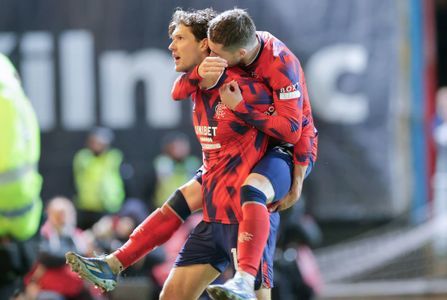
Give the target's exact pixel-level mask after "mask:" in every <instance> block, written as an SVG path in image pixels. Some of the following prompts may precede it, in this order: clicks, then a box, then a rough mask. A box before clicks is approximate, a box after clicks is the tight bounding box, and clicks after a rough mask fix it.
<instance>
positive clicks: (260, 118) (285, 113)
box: [234, 31, 318, 165]
mask: <svg viewBox="0 0 447 300" xmlns="http://www.w3.org/2000/svg"><path fill="white" fill-rule="evenodd" d="M257 36H258V39H259V41H260V43H261V48H260V51H259V53H258V55H257V56H256V58H255V59H254V61H253V62H252V63H250V64H249V65H247V66H240V68H242V69H243V70H244V71H246V72H247V73H248V74H250V76H252V77H253V78H256V79H261V80H263V81H264V82H265V83H266V84H267V85H268V86H269V87H270V88H271V89H272V91H273V102H274V107H275V111H276V114H275V115H266V114H264V113H263V112H262V111H258V110H257V109H256V107H255V106H254V105H252V104H251V103H250V102H249V101H246V100H245V99H244V101H242V102H241V103H239V104H238V105H237V106H236V108H235V110H234V112H235V114H236V115H237V116H238V117H240V118H241V119H243V120H244V121H246V122H247V123H248V124H251V125H253V126H255V127H256V128H258V129H259V130H261V131H262V132H265V133H266V134H268V135H269V136H272V137H274V138H276V139H277V140H279V141H283V142H288V143H291V144H293V145H294V163H295V164H300V165H307V164H309V160H310V159H312V161H314V162H315V160H316V158H317V148H318V133H317V130H316V128H315V126H314V122H313V117H312V110H311V106H310V102H309V96H308V93H307V87H306V79H305V77H304V72H303V69H302V68H301V64H300V62H299V60H298V58H297V57H296V56H295V55H294V54H293V53H292V52H291V51H290V50H289V49H288V48H287V46H286V45H284V43H283V42H281V41H280V40H279V39H277V38H276V37H274V36H273V35H272V34H270V33H268V32H265V31H263V32H261V31H260V32H257Z"/></svg>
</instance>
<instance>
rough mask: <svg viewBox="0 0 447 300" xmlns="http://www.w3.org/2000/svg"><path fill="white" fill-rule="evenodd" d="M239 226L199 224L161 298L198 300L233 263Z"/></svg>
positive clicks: (183, 250)
mask: <svg viewBox="0 0 447 300" xmlns="http://www.w3.org/2000/svg"><path fill="white" fill-rule="evenodd" d="M237 232H238V225H237V224H229V225H227V224H220V223H207V222H204V221H202V222H200V223H199V224H198V225H197V226H196V228H194V230H193V231H192V232H191V234H190V235H189V237H188V240H187V241H186V243H185V245H184V246H183V248H182V250H181V251H180V253H179V255H178V257H177V260H176V262H175V267H174V268H173V269H172V270H171V272H170V274H169V277H168V279H167V280H166V282H165V284H164V286H163V290H162V293H161V297H160V298H161V299H169V300H170V299H197V298H198V297H199V296H200V295H201V294H202V293H203V291H204V290H205V288H206V287H207V286H208V285H209V284H210V283H211V282H213V281H214V280H215V279H216V278H217V277H218V276H219V274H220V273H222V272H223V271H224V270H225V269H226V268H227V267H228V265H229V264H230V261H231V254H230V253H231V252H230V249H231V248H235V247H236V240H237Z"/></svg>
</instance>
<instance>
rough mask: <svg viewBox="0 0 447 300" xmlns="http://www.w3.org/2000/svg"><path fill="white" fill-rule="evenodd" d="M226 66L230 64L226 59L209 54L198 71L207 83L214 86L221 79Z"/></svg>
mask: <svg viewBox="0 0 447 300" xmlns="http://www.w3.org/2000/svg"><path fill="white" fill-rule="evenodd" d="M226 67H228V64H227V61H226V60H225V59H223V58H220V57H217V56H208V57H206V58H205V59H204V60H203V61H202V62H201V63H200V65H199V69H198V72H199V75H200V77H202V78H203V79H204V80H205V81H206V82H207V83H211V84H210V85H209V86H212V84H215V83H216V82H217V80H219V77H220V75H221V74H222V73H223V71H224V70H225V68H226ZM209 86H206V87H209Z"/></svg>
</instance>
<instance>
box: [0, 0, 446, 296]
mask: <svg viewBox="0 0 447 300" xmlns="http://www.w3.org/2000/svg"><path fill="white" fill-rule="evenodd" d="M209 6H212V7H213V8H215V9H216V10H224V9H228V8H232V7H234V6H238V7H241V8H246V9H247V10H248V12H249V13H250V15H251V16H252V17H253V19H254V20H255V23H256V24H257V28H258V30H267V31H270V32H272V33H273V34H274V35H276V36H277V37H278V38H280V39H281V40H283V41H284V42H285V43H286V44H287V45H288V46H289V48H290V49H291V50H292V51H293V52H294V53H295V54H296V55H297V56H298V57H299V58H300V60H301V62H302V64H303V66H304V70H305V72H306V76H307V81H308V85H309V90H310V95H311V101H312V105H313V111H314V116H315V119H316V124H317V127H318V129H319V132H320V150H319V159H318V163H317V165H316V167H315V170H314V171H313V173H312V176H311V177H310V178H309V180H308V182H307V183H306V184H305V191H304V194H305V198H306V199H307V202H306V204H307V209H308V211H309V212H311V213H312V214H313V215H314V216H315V217H316V219H317V220H318V221H319V222H320V223H321V224H322V227H323V229H324V231H327V239H326V240H325V244H327V245H329V244H331V242H333V241H334V242H335V241H337V242H338V241H339V240H340V239H341V238H342V237H347V236H350V235H353V232H355V233H357V232H360V231H363V230H364V229H366V228H368V229H370V228H371V227H376V225H379V224H388V223H389V222H393V223H392V224H393V226H394V227H393V226H392V228H390V229H386V230H385V231H383V230H382V229H380V230H382V231H380V232H378V233H377V234H378V235H380V234H382V233H383V232H394V231H393V230H395V228H396V225H395V224H396V223H398V224H405V225H406V227H405V228H406V229H408V230H409V231H411V230H416V229H418V228H420V226H423V225H427V222H430V218H428V217H427V216H429V215H430V214H431V207H432V205H431V201H432V199H433V189H432V184H431V178H432V175H433V172H434V161H435V158H436V157H435V149H434V143H433V141H432V137H431V127H432V120H433V117H434V112H435V111H434V110H435V105H434V103H435V102H434V97H435V92H436V89H437V87H438V86H441V85H445V84H446V79H445V78H446V77H445V69H446V68H445V67H446V65H445V57H444V56H445V52H442V49H444V50H445V48H442V45H443V43H444V44H445V42H442V38H439V36H441V35H442V34H445V32H444V31H445V30H446V29H445V21H444V23H442V22H441V21H440V20H442V19H443V18H442V17H441V16H443V17H444V18H445V16H446V15H445V1H431V0H429V1H422V0H400V1H388V0H374V1H355V0H331V1H330V0H318V1H306V0H281V1H268V0H262V1H261V0H259V1H248V0H247V1H206V2H205V1H169V0H168V1H159V0H157V1H137V0H131V1H118V0H107V1H106V0H97V1H88V0H65V1H54V0H53V1H50V0H34V1H16V0H1V1H0V7H1V9H0V52H2V53H5V54H7V55H8V56H9V57H10V58H11V59H12V60H13V62H14V63H15V64H16V65H17V66H18V69H19V71H20V73H21V76H22V79H23V83H24V86H25V90H26V91H27V93H28V95H29V97H30V99H31V101H32V102H33V105H34V107H35V109H36V112H37V115H38V118H39V122H40V125H41V128H42V159H41V162H40V170H41V173H42V175H43V177H44V180H45V182H44V188H43V192H42V197H43V199H48V198H49V197H52V196H54V195H56V194H65V195H71V194H72V193H73V190H72V175H71V163H72V158H73V155H74V153H75V152H76V151H77V150H78V149H79V148H80V147H82V146H83V143H84V138H85V135H86V133H87V132H88V130H89V129H91V128H92V127H93V126H94V125H105V126H108V127H110V128H112V129H113V130H114V131H115V133H116V141H115V145H116V146H117V147H118V148H120V149H121V150H122V151H123V152H124V154H125V156H126V158H127V160H128V161H129V162H130V163H131V164H132V165H134V166H135V172H136V176H135V179H136V188H135V193H136V196H142V195H141V194H142V193H143V192H142V191H143V190H144V188H145V185H146V182H148V181H150V180H151V177H153V176H154V175H153V174H151V172H150V168H148V166H149V165H150V164H151V160H152V158H153V157H154V156H155V155H156V154H158V153H159V151H160V147H159V141H160V140H161V138H162V137H163V136H164V135H165V134H166V133H167V132H169V131H171V130H173V129H176V130H180V131H182V132H185V133H186V134H188V135H189V136H190V137H191V139H192V140H194V136H193V131H192V126H191V119H190V112H191V107H190V105H189V103H188V102H184V103H175V102H173V101H171V100H170V95H169V92H170V87H171V85H172V82H173V80H174V79H175V77H176V75H177V74H176V73H175V72H174V69H173V62H172V59H171V57H170V54H169V52H168V50H167V46H168V44H169V37H168V35H167V25H168V22H169V20H170V17H171V15H172V12H173V10H174V8H175V7H182V8H205V7H209ZM437 7H438V8H439V9H438V12H439V16H438V19H436V11H437V10H436V8H437ZM442 7H443V8H444V10H443V11H442V10H440V8H442ZM436 20H438V22H436ZM441 24H444V25H442V26H441ZM436 25H438V30H436ZM437 35H438V38H437ZM442 36H443V37H444V38H443V39H444V40H445V35H442ZM436 46H438V48H439V49H441V50H438V51H436ZM444 47H445V46H444ZM192 145H193V149H194V152H195V153H196V154H199V153H200V149H199V145H198V143H197V142H193V144H192ZM396 220H398V221H396ZM421 224H422V225H421ZM386 226H389V225H386ZM353 228H354V229H353ZM381 228H382V227H381ZM387 228H388V227H387ZM399 228H401V227H399ZM348 229H349V230H348ZM430 232H432V231H430ZM364 238H365V237H362V238H356V240H355V241H356V242H359V243H360V242H361V241H362V240H363V239H364ZM366 238H368V237H366ZM424 245H425V244H424ZM359 247H360V246H359ZM329 250H331V249H329ZM407 252H408V251H407ZM325 254H327V253H322V254H321V255H322V256H324V255H325ZM331 268H332V267H331ZM322 269H323V270H324V266H322ZM368 270H369V269H368ZM353 274H354V275H355V274H357V273H355V272H354V273H353ZM353 274H349V275H350V276H351V277H349V276H344V277H343V276H341V277H337V275H334V276H335V277H334V278H335V279H334V281H337V279H338V278H351V279H352V276H354V275H353ZM382 278H383V277H382ZM340 280H341V279H340ZM351 281H355V280H351ZM335 289H336V288H335ZM334 293H335V292H334ZM334 295H335V294H334Z"/></svg>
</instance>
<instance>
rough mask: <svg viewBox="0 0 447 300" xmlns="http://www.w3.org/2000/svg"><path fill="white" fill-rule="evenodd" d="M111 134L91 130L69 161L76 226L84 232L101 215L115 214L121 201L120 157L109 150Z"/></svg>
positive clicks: (101, 129) (114, 151)
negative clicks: (70, 162)
mask: <svg viewBox="0 0 447 300" xmlns="http://www.w3.org/2000/svg"><path fill="white" fill-rule="evenodd" d="M112 140H113V132H112V131H111V130H110V129H108V128H105V127H97V128H94V129H93V130H92V131H91V132H90V133H89V135H88V138H87V147H86V148H83V149H81V150H79V151H78V152H77V153H76V155H75V157H74V160H73V173H74V180H75V187H76V201H75V204H76V208H77V209H78V226H79V227H80V228H81V229H88V228H90V227H91V226H92V225H93V224H94V223H96V222H97V221H98V220H99V219H100V218H101V217H102V216H103V215H106V214H110V213H116V212H118V211H119V209H120V208H121V206H122V204H123V201H124V198H125V188H124V182H123V179H122V176H121V165H122V162H123V155H122V153H121V151H120V150H118V149H114V148H111V147H110V144H111V143H112Z"/></svg>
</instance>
